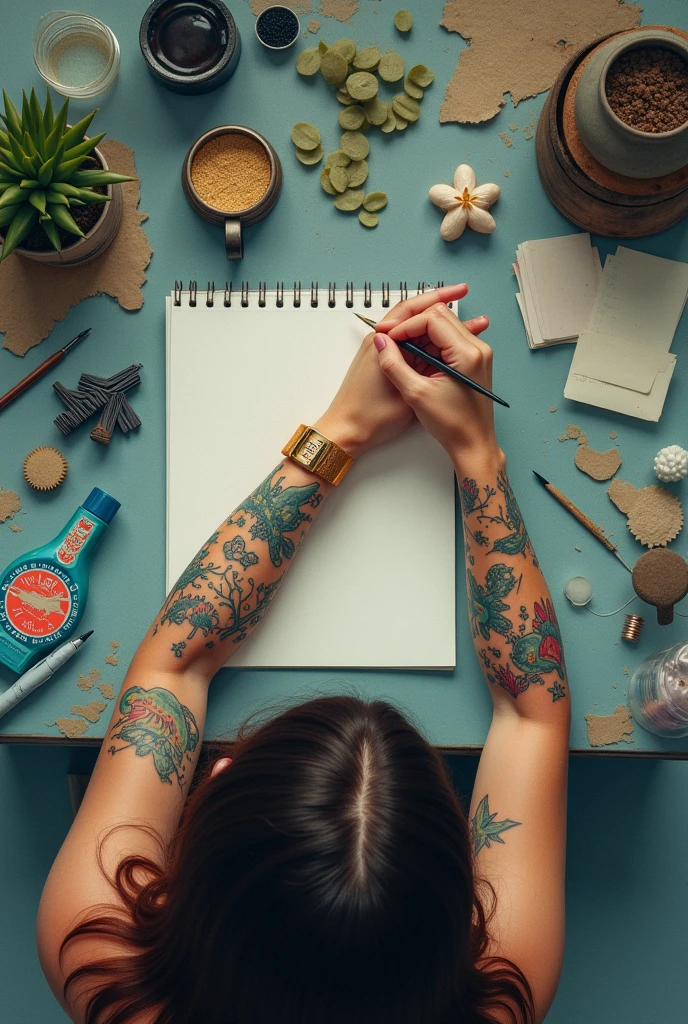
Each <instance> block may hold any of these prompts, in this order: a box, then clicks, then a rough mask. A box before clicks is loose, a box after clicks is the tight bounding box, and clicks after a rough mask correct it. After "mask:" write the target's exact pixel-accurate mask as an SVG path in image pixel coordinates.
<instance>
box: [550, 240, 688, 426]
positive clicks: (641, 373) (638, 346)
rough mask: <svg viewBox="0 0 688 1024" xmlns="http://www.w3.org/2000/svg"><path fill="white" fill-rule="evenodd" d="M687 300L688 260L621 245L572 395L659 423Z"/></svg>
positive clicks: (583, 343) (606, 276) (607, 273)
mask: <svg viewBox="0 0 688 1024" xmlns="http://www.w3.org/2000/svg"><path fill="white" fill-rule="evenodd" d="M686 298H688V264H686V263H679V262H677V261H676V260H667V259H664V258H662V257H660V256H650V255H649V254H648V253H644V252H637V251H636V250H634V249H626V248H625V247H624V246H621V245H620V246H619V248H618V249H617V251H616V255H614V256H608V257H607V260H606V262H605V265H604V271H603V273H602V279H601V282H600V287H599V291H598V295H597V302H596V305H595V309H594V311H593V314H592V316H591V318H590V323H589V324H588V328H587V330H585V331H584V332H583V333H582V334H581V336H580V338H579V341H578V344H577V345H576V351H575V354H574V357H573V361H572V363H571V369H570V371H569V376H568V380H567V382H566V387H565V389H564V397H565V398H571V399H573V400H574V401H576V402H585V403H587V404H588V405H596V406H598V407H599V408H601V409H611V410H612V412H620V413H624V414H625V415H627V416H635V417H637V418H638V419H642V420H653V421H655V422H656V421H657V420H658V419H659V417H660V416H661V414H662V409H663V407H664V399H665V398H666V394H667V390H668V388H669V383H670V381H671V375H672V373H673V372H674V366H675V364H676V356H674V355H672V354H671V353H670V352H669V349H670V348H671V343H672V341H673V338H674V332H675V331H676V328H677V326H678V322H679V320H680V318H681V314H682V312H683V308H684V306H685V304H686Z"/></svg>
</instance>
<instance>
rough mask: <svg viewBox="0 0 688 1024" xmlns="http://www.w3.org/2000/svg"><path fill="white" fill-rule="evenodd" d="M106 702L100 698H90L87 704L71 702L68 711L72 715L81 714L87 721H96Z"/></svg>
mask: <svg viewBox="0 0 688 1024" xmlns="http://www.w3.org/2000/svg"><path fill="white" fill-rule="evenodd" d="M106 707H107V704H103V702H102V701H100V700H92V701H90V703H89V704H72V706H71V708H70V711H71V712H72V714H73V715H81V717H82V718H85V719H86V720H87V721H88V722H97V721H98V719H99V718H100V716H101V715H102V713H103V711H105V708H106Z"/></svg>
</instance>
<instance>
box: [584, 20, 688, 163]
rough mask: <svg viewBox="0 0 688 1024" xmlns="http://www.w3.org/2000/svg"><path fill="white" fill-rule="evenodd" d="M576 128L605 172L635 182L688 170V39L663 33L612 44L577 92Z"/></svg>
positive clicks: (625, 36)
mask: <svg viewBox="0 0 688 1024" xmlns="http://www.w3.org/2000/svg"><path fill="white" fill-rule="evenodd" d="M575 115H576V125H577V128H578V131H579V133H580V136H581V138H582V140H583V143H584V144H585V146H586V147H587V148H588V149H589V150H590V152H591V153H592V155H593V156H594V157H595V158H596V159H597V160H599V162H600V163H601V164H603V165H604V166H605V167H608V168H609V169H610V170H612V171H616V172H617V173H618V174H624V175H627V176H629V177H633V178H656V177H661V176H663V175H666V174H672V173H673V172H674V171H678V170H679V169H680V168H682V167H685V166H686V165H688V38H686V37H685V33H681V34H680V35H678V34H676V33H674V32H671V31H668V30H663V29H637V30H635V31H631V32H625V33H622V34H620V35H618V36H613V37H612V38H611V39H609V40H608V41H607V42H606V43H605V44H604V45H602V46H600V47H599V48H598V49H597V50H596V51H594V52H593V54H592V56H591V57H590V59H589V60H588V62H587V63H586V64H585V66H584V68H583V71H582V73H581V77H580V80H579V82H578V86H577V89H576V97H575Z"/></svg>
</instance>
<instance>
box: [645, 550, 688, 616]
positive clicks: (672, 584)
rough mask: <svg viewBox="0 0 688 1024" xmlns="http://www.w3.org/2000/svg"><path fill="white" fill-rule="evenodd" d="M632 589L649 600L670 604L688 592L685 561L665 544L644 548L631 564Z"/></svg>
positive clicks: (662, 604) (655, 603)
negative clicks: (643, 552)
mask: <svg viewBox="0 0 688 1024" xmlns="http://www.w3.org/2000/svg"><path fill="white" fill-rule="evenodd" d="M633 589H634V590H635V592H636V594H637V595H638V597H640V598H642V599H643V601H647V603H648V604H653V605H655V606H656V607H658V608H662V607H670V606H672V605H674V604H676V602H677V601H680V600H681V599H682V598H684V597H685V596H686V594H688V562H686V560H685V559H684V558H681V556H680V555H679V554H677V553H676V552H675V551H667V549H666V548H653V549H652V551H646V552H645V554H644V555H642V556H641V557H640V558H639V559H638V561H637V562H636V563H635V566H634V567H633Z"/></svg>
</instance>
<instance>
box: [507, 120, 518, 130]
mask: <svg viewBox="0 0 688 1024" xmlns="http://www.w3.org/2000/svg"><path fill="white" fill-rule="evenodd" d="M509 131H510V132H517V131H518V125H517V124H516V123H515V122H514V121H512V122H511V124H510V125H509Z"/></svg>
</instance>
